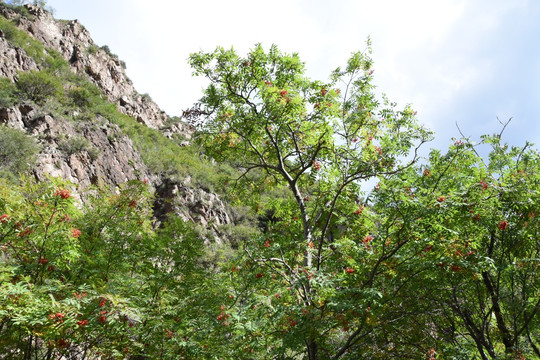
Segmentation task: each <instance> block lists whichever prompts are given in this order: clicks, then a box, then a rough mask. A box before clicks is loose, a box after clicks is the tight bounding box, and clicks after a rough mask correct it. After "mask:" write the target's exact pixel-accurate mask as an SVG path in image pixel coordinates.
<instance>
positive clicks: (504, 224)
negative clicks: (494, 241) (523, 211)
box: [497, 220, 508, 230]
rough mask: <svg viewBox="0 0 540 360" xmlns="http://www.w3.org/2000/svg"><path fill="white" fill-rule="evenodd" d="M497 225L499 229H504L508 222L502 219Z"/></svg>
mask: <svg viewBox="0 0 540 360" xmlns="http://www.w3.org/2000/svg"><path fill="white" fill-rule="evenodd" d="M497 226H498V227H499V229H501V230H506V228H507V227H508V222H506V220H503V221H501V222H500V223H499V225H497Z"/></svg>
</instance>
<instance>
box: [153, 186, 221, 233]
mask: <svg viewBox="0 0 540 360" xmlns="http://www.w3.org/2000/svg"><path fill="white" fill-rule="evenodd" d="M156 190H157V191H156V194H157V199H158V200H157V201H156V203H155V206H154V212H155V214H156V215H157V216H158V217H160V214H167V213H170V212H173V213H175V214H177V215H179V216H180V217H181V218H182V219H183V220H185V221H191V222H194V223H196V224H200V225H201V226H202V227H204V228H205V229H207V230H211V231H212V232H213V240H215V241H217V242H221V241H222V240H223V239H222V236H221V235H222V234H221V231H220V229H219V226H220V225H227V224H230V223H231V218H230V216H229V214H228V212H227V208H226V206H225V204H224V203H223V202H222V201H221V200H220V198H219V197H218V196H217V195H216V194H213V193H208V192H206V191H204V190H203V189H200V188H194V187H191V186H189V185H187V184H186V182H179V181H174V180H167V181H166V182H164V183H163V184H161V185H160V186H159V187H158V188H157V189H156Z"/></svg>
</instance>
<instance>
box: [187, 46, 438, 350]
mask: <svg viewBox="0 0 540 360" xmlns="http://www.w3.org/2000/svg"><path fill="white" fill-rule="evenodd" d="M190 63H191V65H192V67H193V68H194V73H195V74H196V75H203V76H206V77H207V78H208V79H209V80H210V85H209V87H208V88H207V89H206V91H205V93H204V97H203V98H202V99H201V101H200V104H199V107H198V111H199V112H200V113H201V114H204V115H205V116H204V119H203V121H202V122H201V123H200V124H199V130H200V132H201V144H202V145H203V146H204V149H205V152H206V153H207V154H209V155H210V156H212V157H214V158H215V159H217V160H219V161H223V160H227V161H233V162H236V163H237V164H239V165H240V167H241V168H243V169H244V170H245V171H244V173H243V174H242V176H241V179H240V180H239V181H238V182H237V183H236V185H237V187H236V193H235V195H236V196H238V197H239V198H245V197H249V198H253V197H255V198H258V199H260V200H263V201H264V202H263V203H259V205H258V206H260V210H261V211H262V210H264V209H267V212H268V213H270V214H271V216H270V217H269V219H268V222H267V224H266V225H265V232H264V234H261V235H260V236H255V237H251V238H250V239H248V240H247V241H246V242H245V243H244V252H243V253H240V254H238V256H237V257H235V258H234V259H233V260H231V262H232V263H233V264H234V265H232V266H231V262H229V263H228V264H227V265H224V266H225V267H226V268H230V269H233V270H232V271H233V272H234V273H235V274H234V275H233V276H229V275H224V277H225V278H227V286H228V287H229V288H230V291H229V292H230V293H232V294H233V297H234V298H238V301H235V302H234V304H233V305H231V307H230V308H228V312H227V314H226V315H228V316H229V317H227V318H226V319H225V320H224V317H226V316H225V315H223V316H222V317H221V320H222V321H221V324H220V325H221V326H223V325H226V326H231V328H232V329H234V330H230V331H227V330H226V329H225V330H223V331H222V332H223V336H224V337H227V339H228V340H227V341H228V342H231V343H232V344H233V345H232V346H231V347H230V348H229V350H230V349H231V348H235V349H238V352H235V353H234V354H233V355H228V357H229V358H236V357H242V356H243V355H241V354H243V353H244V352H245V351H249V352H251V351H253V352H254V353H255V354H266V355H267V356H270V357H277V358H281V357H283V356H286V357H290V358H295V357H298V358H301V357H307V358H308V359H319V358H325V359H326V358H336V359H337V358H350V359H352V358H362V357H364V356H367V355H366V354H364V352H365V351H370V352H372V351H373V349H370V348H369V346H370V345H369V342H368V341H367V339H369V338H370V337H369V335H370V334H371V333H373V332H374V331H375V329H377V328H378V327H380V325H379V322H378V320H377V317H376V316H377V313H378V312H382V309H381V307H380V304H381V297H382V291H383V289H382V288H380V287H378V286H375V283H374V276H375V274H376V275H377V278H378V277H379V276H382V274H379V273H378V272H377V267H378V264H379V263H380V262H381V261H382V260H384V256H386V255H383V256H381V254H377V253H375V252H374V251H373V246H374V245H372V241H373V243H376V242H378V241H380V240H379V239H377V241H375V240H374V238H375V237H374V236H373V235H374V234H375V233H376V232H377V228H376V225H375V224H376V222H375V221H374V218H373V214H372V213H371V212H370V211H368V210H367V209H364V207H363V205H364V204H362V203H361V202H360V185H359V181H361V180H364V179H369V178H372V177H375V176H384V175H385V174H392V173H401V172H402V171H403V170H405V169H406V168H408V167H409V166H411V164H412V163H413V162H414V161H415V159H413V160H412V161H411V162H408V163H401V161H402V158H403V157H404V156H406V155H407V152H408V151H409V149H410V148H411V147H413V146H418V145H419V144H422V143H423V142H424V141H426V140H427V139H429V137H430V134H429V132H427V131H425V130H424V129H422V128H421V127H420V126H418V125H417V124H416V122H415V119H414V112H413V111H412V110H411V109H410V108H409V107H406V108H405V109H403V110H400V111H398V110H396V109H395V106H393V105H392V104H390V103H388V102H387V101H384V102H383V105H381V104H380V103H379V102H378V101H377V100H376V98H375V95H374V94H373V93H372V90H373V86H372V85H371V80H372V76H371V71H370V68H371V59H370V57H369V52H367V53H360V52H359V53H355V54H353V56H352V57H351V59H350V60H349V62H348V63H347V66H346V68H345V70H341V69H337V70H336V71H334V73H333V74H332V79H331V81H330V82H329V83H323V82H321V81H313V80H311V79H308V78H307V77H306V76H305V75H304V65H303V63H302V62H301V61H300V60H299V58H298V56H297V55H296V54H292V55H288V54H283V53H281V52H280V51H279V50H278V49H277V48H276V47H275V46H274V47H272V48H271V49H270V50H269V51H268V52H265V51H264V49H263V48H262V47H261V46H256V47H255V48H254V49H253V50H252V51H251V52H249V53H248V55H247V56H246V57H240V56H239V55H237V54H236V53H235V52H234V51H233V50H225V49H222V48H218V49H217V50H216V51H215V52H213V53H202V52H201V53H198V54H193V55H191V57H190ZM341 84H348V85H347V86H346V87H344V88H340V86H341ZM272 189H275V190H277V191H280V192H283V190H284V189H286V191H287V192H286V193H282V194H283V195H282V196H279V197H269V196H265V195H264V194H265V193H269V192H270V191H272ZM372 234H373V235H372ZM237 271H238V275H236V272H237ZM225 278H224V279H223V281H226V280H225ZM224 301H225V299H224ZM370 309H371V310H370ZM247 324H249V325H247ZM368 349H369V350H368ZM216 351H219V350H216ZM349 353H350V354H351V355H346V354H349Z"/></svg>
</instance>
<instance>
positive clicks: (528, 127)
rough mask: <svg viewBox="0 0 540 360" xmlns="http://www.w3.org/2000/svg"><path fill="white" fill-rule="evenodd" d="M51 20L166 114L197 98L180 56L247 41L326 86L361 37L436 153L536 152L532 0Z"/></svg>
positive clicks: (78, 8)
mask: <svg viewBox="0 0 540 360" xmlns="http://www.w3.org/2000/svg"><path fill="white" fill-rule="evenodd" d="M47 4H48V5H49V6H51V7H52V8H53V9H54V11H55V12H54V14H55V17H56V18H59V19H68V20H72V19H78V20H79V21H80V22H81V23H82V24H83V25H84V26H85V27H86V28H87V29H88V30H89V31H90V34H91V35H92V37H93V39H94V41H95V42H96V43H97V44H98V45H100V46H102V45H108V46H109V48H110V49H111V51H112V52H113V53H115V54H117V55H118V56H119V58H120V59H121V60H124V61H125V62H126V64H127V70H126V71H127V75H128V76H129V78H130V79H131V80H132V81H133V83H134V85H135V88H136V89H137V90H138V91H139V92H140V93H148V94H149V95H150V96H151V97H152V98H153V99H154V100H155V101H156V102H157V103H158V105H160V107H161V108H162V109H163V110H165V111H166V112H167V113H168V114H169V115H171V116H179V115H181V113H182V110H185V109H187V108H189V107H191V106H192V105H193V104H194V103H195V102H196V101H197V100H198V99H199V98H200V97H201V94H202V88H203V87H204V84H205V83H204V81H203V80H202V79H198V78H194V77H192V75H191V69H190V67H189V65H188V62H187V58H188V56H189V54H190V53H193V52H198V51H201V50H203V51H212V50H214V49H215V48H216V46H223V47H225V48H230V47H231V46H232V47H234V48H235V49H236V50H237V51H238V52H240V53H241V54H245V53H247V51H248V50H249V49H251V48H252V47H253V46H254V45H255V44H256V43H262V44H263V46H265V47H266V48H268V47H269V46H270V45H272V44H276V45H277V46H278V47H279V48H280V49H281V50H282V51H284V52H288V53H292V52H297V53H298V54H299V56H300V58H301V59H302V61H304V62H305V64H306V67H307V70H308V71H307V73H308V75H309V76H310V77H311V78H313V79H317V80H321V81H327V80H328V76H329V74H330V72H331V71H332V70H334V69H335V68H336V67H338V66H343V65H344V64H345V63H346V61H347V59H348V57H349V56H350V55H351V53H353V52H356V51H359V50H365V48H366V40H367V38H368V37H370V38H371V41H372V45H373V54H372V57H373V60H374V69H375V73H374V83H375V85H376V86H377V92H379V93H381V94H382V93H384V94H386V95H387V96H388V98H389V99H390V100H391V101H395V102H397V103H398V104H399V105H400V106H404V105H406V104H411V105H412V107H413V108H414V109H415V110H416V111H417V112H418V119H419V121H420V122H421V123H423V124H425V126H426V127H428V128H430V129H431V130H433V131H434V132H435V140H434V141H433V142H432V143H430V144H428V145H427V146H428V147H433V148H440V149H444V148H446V147H447V145H448V144H450V143H453V141H452V140H451V138H453V137H460V134H459V131H458V128H457V127H456V123H457V124H458V125H459V128H460V129H461V131H462V132H463V133H464V134H465V135H466V136H469V137H470V138H471V139H472V140H475V141H478V140H479V137H480V135H482V134H494V133H499V132H500V130H501V128H502V127H501V125H500V123H499V121H501V122H505V121H507V120H508V119H510V118H512V121H511V122H510V124H509V125H508V127H507V128H506V130H505V132H504V135H503V138H504V139H505V140H506V141H507V142H509V143H511V144H513V145H518V146H521V145H524V144H525V141H530V142H534V143H536V144H537V145H536V146H535V147H536V148H537V149H538V148H539V146H538V144H540V121H537V119H538V118H539V116H540V46H539V45H540V21H539V19H540V1H537V0H512V1H508V0H437V1H434V0H408V1H403V0H371V1H364V0H335V1H322V0H288V1H287V0H273V1H271V2H270V1H261V0H258V1H257V0H228V1H223V0H192V1H183V0H153V1H144V0H92V1H88V0H48V1H47Z"/></svg>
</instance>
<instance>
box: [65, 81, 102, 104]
mask: <svg viewBox="0 0 540 360" xmlns="http://www.w3.org/2000/svg"><path fill="white" fill-rule="evenodd" d="M99 95H100V93H99V89H97V88H96V87H95V86H84V85H83V86H77V87H74V88H72V89H70V90H69V91H68V93H67V96H68V99H69V100H70V101H71V103H72V104H73V105H75V106H77V107H82V108H87V107H90V106H91V105H92V104H93V103H94V102H95V98H96V97H99Z"/></svg>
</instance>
